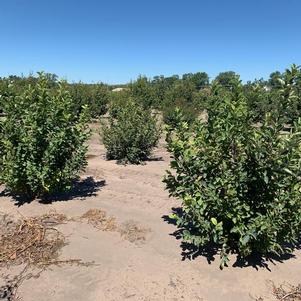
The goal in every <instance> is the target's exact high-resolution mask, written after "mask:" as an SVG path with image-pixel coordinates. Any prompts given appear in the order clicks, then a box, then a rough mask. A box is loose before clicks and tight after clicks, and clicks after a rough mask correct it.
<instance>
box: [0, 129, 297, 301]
mask: <svg viewBox="0 0 301 301" xmlns="http://www.w3.org/2000/svg"><path fill="white" fill-rule="evenodd" d="M104 154H105V150H104V147H103V145H101V144H100V143H99V138H98V137H97V136H96V135H94V136H93V138H92V139H91V143H90V149H89V165H88V168H87V170H86V172H85V173H84V174H83V175H82V178H83V182H82V184H79V185H78V187H77V188H76V189H75V191H74V192H73V193H71V194H70V195H68V196H65V197H61V198H58V199H56V200H54V201H52V202H49V203H41V202H39V201H33V202H31V203H26V204H23V205H18V203H17V202H16V201H15V200H13V199H12V198H11V197H8V196H2V197H1V198H0V202H1V206H0V211H1V212H5V213H9V214H12V215H14V216H16V217H17V216H20V215H23V216H33V215H41V214H44V213H46V212H49V211H50V210H56V211H57V212H58V213H64V214H66V215H67V216H68V217H71V218H72V217H78V216H81V215H82V214H84V213H85V212H87V211H88V210H89V209H103V210H106V212H107V214H108V215H111V216H114V217H115V218H116V222H117V223H118V224H119V225H121V224H123V223H124V222H128V221H131V223H137V225H139V227H141V228H143V229H145V232H142V234H141V237H138V240H135V238H134V239H132V240H128V239H126V237H125V236H122V235H120V233H119V232H118V231H101V230H98V229H96V228H94V227H93V226H92V225H91V224H89V223H85V222H77V221H68V222H66V223H65V224H63V225H60V226H58V228H59V230H60V231H61V232H62V233H63V234H64V235H65V236H66V239H67V240H68V242H69V243H68V244H67V245H66V246H65V247H64V248H63V249H62V254H61V256H60V258H61V259H68V258H80V259H82V260H83V261H85V262H94V263H95V265H92V266H87V267H86V266H76V265H62V266H51V267H49V268H48V269H47V270H46V271H44V272H43V273H41V275H40V276H39V278H31V279H28V280H25V281H24V282H23V283H22V285H21V286H20V288H19V295H20V296H21V297H22V300H24V301H35V300H39V301H50V300H52V301H68V300H70V301H84V300H85V301H96V300H97V301H102V300H108V301H113V300H114V301H115V300H116V301H119V300H133V301H134V300H137V301H138V300H141V301H148V300H149V301H151V300H158V301H162V300H187V301H193V300H208V301H218V300H225V301H247V300H255V299H256V298H257V297H259V296H262V297H264V298H265V299H264V300H273V299H272V298H270V297H271V292H270V286H269V281H273V282H274V283H275V284H277V285H278V284H280V283H283V282H284V281H285V282H289V283H291V284H294V285H296V284H298V283H300V282H301V272H300V267H301V251H300V250H298V251H296V252H295V253H294V254H293V256H292V257H291V258H284V259H283V260H281V261H278V260H276V261H274V262H268V263H266V264H262V265H260V264H257V265H256V264H255V263H253V264H250V265H247V266H242V264H240V263H236V264H234V266H232V264H233V263H234V262H235V258H233V259H232V261H231V265H230V266H229V267H228V268H225V269H224V270H222V271H221V270H220V269H219V258H218V257H217V258H215V260H209V259H208V258H206V257H205V256H198V257H196V258H195V259H193V260H190V259H187V258H186V259H185V258H183V254H182V252H183V250H182V248H181V241H180V240H177V239H176V238H175V236H173V235H172V233H173V232H174V231H175V230H176V227H175V226H174V225H173V224H170V223H168V222H167V221H165V219H164V216H166V215H168V214H169V213H171V208H172V207H177V206H179V205H180V203H179V201H177V200H174V199H170V198H169V196H168V192H167V191H165V190H164V184H163V183H162V177H163V175H164V173H165V170H166V169H167V168H168V165H169V154H168V153H167V151H166V150H165V149H164V145H163V142H162V143H161V144H160V145H159V147H158V148H157V149H156V150H155V152H154V159H153V160H150V161H148V162H146V164H145V165H142V166H134V165H127V166H122V165H117V164H116V163H115V162H114V161H106V160H105V157H104ZM3 189H4V187H3V186H2V187H0V191H1V190H3ZM1 272H2V273H5V274H9V275H14V273H16V269H14V268H11V269H8V270H4V269H2V271H1ZM0 299H1V298H0Z"/></svg>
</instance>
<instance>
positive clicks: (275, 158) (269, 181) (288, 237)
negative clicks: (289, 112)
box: [164, 79, 301, 267]
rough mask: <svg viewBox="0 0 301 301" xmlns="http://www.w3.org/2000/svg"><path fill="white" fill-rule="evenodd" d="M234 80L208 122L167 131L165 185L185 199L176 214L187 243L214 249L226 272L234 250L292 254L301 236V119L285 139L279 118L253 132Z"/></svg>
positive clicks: (268, 120)
mask: <svg viewBox="0 0 301 301" xmlns="http://www.w3.org/2000/svg"><path fill="white" fill-rule="evenodd" d="M232 83H233V86H232V87H233V90H232V91H233V92H232V94H229V95H228V96H224V98H222V99H220V100H219V101H215V102H214V103H212V107H211V108H210V110H209V111H208V122H200V121H197V122H196V123H194V124H193V126H192V130H190V128H189V127H188V124H187V122H185V121H182V122H178V126H177V127H176V128H169V133H171V134H169V136H168V137H169V139H168V140H167V142H168V149H169V151H170V152H171V153H172V155H173V160H172V162H171V168H172V169H174V172H172V173H171V172H168V174H167V176H166V178H165V180H164V181H165V183H166V185H167V188H168V189H169V191H170V194H171V195H172V196H175V197H178V198H180V199H181V200H182V202H183V203H182V205H183V211H182V214H177V213H175V214H173V215H172V216H171V217H172V218H175V219H176V222H177V225H178V226H179V227H180V228H181V229H182V230H183V231H182V238H183V239H184V241H186V242H188V243H191V244H192V245H194V246H195V247H197V248H199V249H201V248H204V247H208V246H209V245H212V244H213V245H215V247H216V250H219V251H220V255H221V267H223V266H224V265H226V264H227V262H228V260H229V259H228V254H229V253H230V252H236V253H238V254H239V256H241V257H246V256H248V255H250V254H252V253H260V254H262V255H264V256H265V255H270V254H271V253H274V254H282V253H284V252H287V251H289V250H290V249H289V248H288V246H289V244H290V245H291V246H292V247H294V245H295V244H296V243H297V240H298V239H299V238H300V233H301V195H300V188H301V183H300V179H301V152H300V151H301V147H300V146H301V132H300V131H301V119H300V118H299V120H298V121H297V122H296V123H295V124H294V127H293V128H292V129H291V131H290V132H289V133H286V134H283V132H282V130H283V124H282V119H281V118H279V116H276V115H277V114H276V115H275V116H271V115H266V117H265V119H264V123H263V124H262V126H260V127H255V126H254V125H253V123H252V120H251V118H250V116H249V112H248V108H247V103H246V99H245V97H244V96H243V93H242V87H241V84H240V82H239V81H238V80H237V79H236V84H234V81H232ZM217 88H218V87H216V89H217Z"/></svg>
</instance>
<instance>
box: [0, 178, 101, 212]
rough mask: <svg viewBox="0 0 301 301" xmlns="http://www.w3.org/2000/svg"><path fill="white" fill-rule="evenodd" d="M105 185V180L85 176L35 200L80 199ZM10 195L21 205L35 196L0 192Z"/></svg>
mask: <svg viewBox="0 0 301 301" xmlns="http://www.w3.org/2000/svg"><path fill="white" fill-rule="evenodd" d="M105 185H106V182H105V180H101V181H95V180H94V178H93V177H87V178H85V179H83V180H75V181H74V182H73V183H72V188H71V189H70V190H68V191H63V192H57V193H53V194H45V195H43V196H39V197H37V198H36V200H37V201H38V202H39V203H41V204H51V203H53V202H59V201H69V200H72V199H75V198H79V199H81V200H83V199H85V198H87V197H91V196H96V193H97V191H99V190H100V189H101V188H102V187H104V186H105ZM4 196H8V197H12V198H13V200H14V202H15V205H16V206H22V205H24V204H26V203H30V202H32V201H33V200H34V199H35V198H34V197H31V196H24V195H18V194H14V193H11V192H10V191H9V190H7V189H4V190H3V191H2V192H0V197H4Z"/></svg>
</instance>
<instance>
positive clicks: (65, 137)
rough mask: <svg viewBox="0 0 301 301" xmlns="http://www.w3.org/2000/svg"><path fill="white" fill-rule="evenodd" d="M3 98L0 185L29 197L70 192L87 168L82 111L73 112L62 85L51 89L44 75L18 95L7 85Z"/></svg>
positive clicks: (85, 136) (86, 116) (85, 135)
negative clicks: (79, 174) (74, 181)
mask: <svg viewBox="0 0 301 301" xmlns="http://www.w3.org/2000/svg"><path fill="white" fill-rule="evenodd" d="M4 98H5V101H4V102H3V111H4V116H5V117H4V118H2V119H1V120H0V129H1V131H0V149H1V157H0V166H1V168H0V182H1V181H3V182H4V183H5V184H6V187H7V188H8V189H9V190H11V191H12V192H13V193H16V194H19V195H26V196H30V197H35V196H39V195H43V194H48V193H52V192H56V191H58V190H64V189H68V188H70V185H71V182H72V180H74V179H75V178H77V176H78V173H79V172H80V171H81V170H82V169H83V168H84V167H85V165H86V158H85V155H86V151H87V145H86V144H85V142H86V141H87V138H88V137H89V131H88V124H87V122H88V118H89V115H88V113H87V108H86V107H84V108H83V109H82V111H81V113H80V114H78V115H75V114H73V112H72V98H71V96H70V94H69V92H68V91H67V89H66V88H65V85H64V83H63V82H61V83H59V84H58V86H57V87H56V88H53V89H50V88H49V85H48V79H47V77H46V76H45V75H44V74H43V73H40V74H39V77H38V81H37V83H36V84H35V85H34V86H31V85H29V86H28V87H27V88H25V89H24V92H22V93H21V94H16V93H15V92H14V86H13V84H11V85H10V86H9V87H8V90H7V91H6V94H5V95H4Z"/></svg>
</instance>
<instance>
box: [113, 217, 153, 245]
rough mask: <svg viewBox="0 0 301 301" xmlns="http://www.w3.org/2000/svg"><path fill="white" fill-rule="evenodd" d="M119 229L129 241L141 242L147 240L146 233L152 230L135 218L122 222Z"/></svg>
mask: <svg viewBox="0 0 301 301" xmlns="http://www.w3.org/2000/svg"><path fill="white" fill-rule="evenodd" d="M118 231H119V233H120V235H121V236H122V237H123V238H124V239H126V240H128V241H129V242H132V243H141V242H144V241H145V240H146V235H147V233H149V232H150V229H148V228H144V227H142V226H141V225H139V224H138V223H137V222H135V221H133V220H129V221H126V222H124V223H122V224H121V226H120V227H119V230H118Z"/></svg>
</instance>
